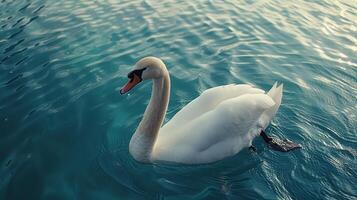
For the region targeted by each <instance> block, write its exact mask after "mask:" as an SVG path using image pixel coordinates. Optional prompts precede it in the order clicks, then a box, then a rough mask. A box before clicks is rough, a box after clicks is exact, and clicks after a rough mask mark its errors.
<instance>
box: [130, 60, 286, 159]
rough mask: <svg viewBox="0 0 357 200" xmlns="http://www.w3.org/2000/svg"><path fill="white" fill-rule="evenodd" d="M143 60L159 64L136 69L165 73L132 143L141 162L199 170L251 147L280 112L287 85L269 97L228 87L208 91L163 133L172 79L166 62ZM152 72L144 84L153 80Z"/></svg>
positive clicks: (250, 89)
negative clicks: (154, 162) (199, 167)
mask: <svg viewBox="0 0 357 200" xmlns="http://www.w3.org/2000/svg"><path fill="white" fill-rule="evenodd" d="M144 59H153V60H154V61H152V60H149V61H146V62H144V61H139V62H138V63H137V66H136V67H137V68H140V67H141V68H142V67H143V66H144V65H145V66H149V65H148V64H147V63H150V67H151V66H154V65H155V66H156V67H153V68H155V70H157V69H159V70H161V71H162V72H160V76H159V77H158V78H156V77H157V76H155V78H152V79H153V80H154V81H153V82H154V83H153V92H152V96H151V100H150V103H149V105H148V107H147V109H146V111H145V114H144V117H143V119H142V121H141V122H140V124H139V127H138V128H137V130H136V132H135V134H134V135H133V137H132V139H131V141H130V146H129V151H130V153H131V154H132V155H133V157H134V158H135V159H136V160H138V161H143V162H153V161H169V162H176V163H186V164H199V163H210V162H214V161H217V160H221V159H223V158H225V157H228V156H232V155H235V154H236V153H238V152H239V151H240V150H242V149H243V148H246V147H249V146H250V145H251V144H252V140H253V139H254V138H255V137H256V136H258V135H259V133H260V132H261V130H264V129H265V128H266V127H267V126H268V124H269V123H270V121H271V119H272V118H273V116H274V115H275V113H276V112H277V110H278V108H279V106H280V103H281V99H282V91H283V86H282V85H281V86H279V87H277V84H274V86H273V87H272V88H271V89H270V91H269V92H268V93H266V94H265V92H264V91H263V90H261V89H257V88H254V87H252V86H250V85H246V84H240V85H234V84H232V85H224V86H219V87H214V88H211V89H208V90H206V91H204V92H203V93H202V94H201V95H200V96H199V97H197V98H196V99H194V100H193V101H192V102H190V103H189V104H188V105H186V106H185V107H183V108H182V110H180V111H179V112H178V113H177V114H176V115H175V116H174V117H173V118H172V119H171V120H170V121H169V122H168V123H166V124H165V125H164V126H163V127H161V125H162V121H163V119H164V116H165V113H166V109H167V104H168V99H169V93H170V79H169V74H168V71H167V69H166V67H165V65H164V64H163V62H162V61H161V60H159V59H157V58H152V57H151V58H144ZM144 59H143V60H144ZM140 62H141V63H140ZM143 63H144V64H143ZM138 65H142V66H138ZM148 71H149V72H148V73H147V74H145V71H144V73H143V79H148V78H147V77H149V78H151V77H150V75H149V73H150V70H148ZM160 127H161V128H160Z"/></svg>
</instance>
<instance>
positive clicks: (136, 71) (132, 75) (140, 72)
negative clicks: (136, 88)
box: [128, 67, 146, 79]
mask: <svg viewBox="0 0 357 200" xmlns="http://www.w3.org/2000/svg"><path fill="white" fill-rule="evenodd" d="M145 69H146V67H145V68H142V69H136V70H133V71H131V72H130V73H129V74H128V78H129V79H133V78H134V74H135V75H137V76H138V77H139V78H140V79H141V75H142V74H143V71H144V70H145Z"/></svg>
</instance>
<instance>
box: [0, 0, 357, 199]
mask: <svg viewBox="0 0 357 200" xmlns="http://www.w3.org/2000/svg"><path fill="white" fill-rule="evenodd" d="M0 11H1V12H0V199H6V200H7V199H16V200H22V199H36V200H37V199H51V200H52V199H84V200H89V199H104V200H110V199H357V187H356V185H357V184H356V183H357V168H356V165H357V145H356V144H357V134H356V124H357V116H356V114H357V99H356V96H357V81H356V80H357V68H356V67H357V59H356V58H357V57H356V50H357V39H356V38H357V28H356V27H357V24H356V18H357V15H356V13H357V5H356V3H355V2H354V1H353V0H351V1H348V0H345V1H334V0H321V1H311V0H309V1H301V0H298V1H284V2H282V1H278V0H264V1H251V0H246V1H197V2H192V1H177V0H176V1H164V2H161V1H160V2H159V1H129V0H128V1H114V0H104V1H77V0H66V1H63V0H62V1H61V0H59V1H54V0H32V1H25V0H19V1H11V0H2V1H1V2H0ZM147 55H154V56H157V57H160V58H162V59H163V60H164V62H165V63H166V65H167V66H168V68H169V70H170V72H171V81H172V94H171V101H170V104H169V111H168V114H167V117H166V120H169V119H170V118H171V117H172V116H173V115H174V114H175V113H176V112H177V111H178V110H180V108H182V107H183V106H184V105H185V104H187V103H188V102H190V101H191V100H192V99H194V98H195V97H197V96H198V95H199V94H200V93H201V92H202V91H203V90H205V89H207V88H210V87H214V86H218V85H222V84H229V83H250V84H253V85H256V86H257V87H260V88H262V89H265V90H267V89H269V88H270V87H271V85H273V83H274V82H275V81H279V82H283V83H284V97H283V104H282V105H281V107H280V110H279V112H278V114H277V116H276V117H275V118H274V120H273V122H272V124H271V125H270V126H269V127H268V130H267V132H269V134H271V135H275V136H278V137H281V138H289V139H291V140H293V141H296V142H298V143H300V144H302V145H303V149H301V150H297V151H293V152H289V153H281V152H276V151H272V150H270V149H269V148H267V146H266V145H265V144H264V142H263V140H262V139H260V138H257V139H256V140H255V141H254V145H255V146H256V147H257V152H255V153H254V152H250V151H249V150H243V151H242V152H240V153H239V154H238V155H236V156H234V157H231V158H227V159H225V160H222V161H219V162H217V163H214V164H209V165H199V166H185V165H164V164H141V163H137V162H135V161H134V160H133V159H132V158H131V156H130V155H129V154H128V148H127V146H128V142H129V140H130V137H131V134H132V133H133V132H134V130H135V128H136V126H137V125H138V122H139V121H140V118H141V115H142V113H143V112H144V109H145V107H146V104H147V103H148V101H149V95H150V92H151V87H150V83H143V84H142V85H141V86H138V87H137V88H135V89H134V90H133V91H132V92H130V94H129V95H125V96H120V95H119V93H118V89H119V88H120V87H121V86H122V85H123V84H124V83H125V82H126V74H127V73H128V72H129V71H130V69H131V67H132V66H133V64H134V63H135V62H136V61H137V60H138V59H140V58H142V57H144V56H147Z"/></svg>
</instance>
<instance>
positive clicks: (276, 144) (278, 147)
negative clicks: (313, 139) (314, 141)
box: [268, 138, 302, 152]
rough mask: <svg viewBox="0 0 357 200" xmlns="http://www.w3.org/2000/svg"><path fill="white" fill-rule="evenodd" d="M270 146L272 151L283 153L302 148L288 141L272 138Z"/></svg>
mask: <svg viewBox="0 0 357 200" xmlns="http://www.w3.org/2000/svg"><path fill="white" fill-rule="evenodd" d="M268 145H269V147H270V148H271V149H273V150H275V151H281V152H288V151H291V150H294V149H299V148H301V147H302V146H301V145H300V144H297V143H294V142H292V141H290V140H288V139H283V140H281V139H279V138H272V140H271V141H270V142H269V143H268Z"/></svg>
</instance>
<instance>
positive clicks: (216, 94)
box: [160, 84, 264, 134]
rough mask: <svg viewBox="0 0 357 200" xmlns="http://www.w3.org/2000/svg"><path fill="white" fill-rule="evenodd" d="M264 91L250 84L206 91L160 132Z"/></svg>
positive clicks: (161, 132)
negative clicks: (230, 101) (221, 105)
mask: <svg viewBox="0 0 357 200" xmlns="http://www.w3.org/2000/svg"><path fill="white" fill-rule="evenodd" d="M262 93H264V91H263V90H261V89H258V88H254V87H252V86H251V85H248V84H239V85H236V84H230V85H223V86H218V87H214V88H210V89H207V90H205V91H204V92H203V93H202V94H201V95H200V96H199V97H197V98H196V99H194V100H193V101H191V102H190V103H189V104H187V105H186V106H185V107H183V108H182V109H181V110H180V111H179V112H178V113H176V114H175V116H174V117H173V118H172V119H171V120H170V121H169V122H167V123H166V124H165V125H164V126H163V127H162V128H161V130H160V134H163V133H165V132H166V130H172V129H174V128H180V127H181V126H184V125H185V124H187V123H188V122H190V121H192V120H195V119H197V118H198V117H199V116H201V115H203V114H205V113H206V112H208V111H211V110H214V109H215V108H216V107H217V105H218V104H220V103H222V102H223V101H226V100H228V99H231V98H235V97H238V96H240V95H243V94H262Z"/></svg>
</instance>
